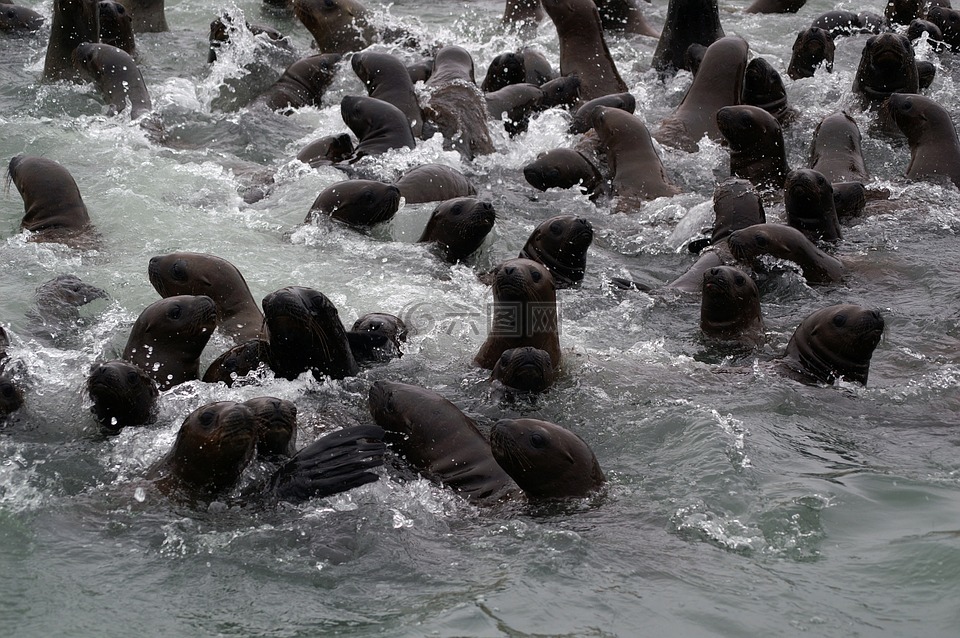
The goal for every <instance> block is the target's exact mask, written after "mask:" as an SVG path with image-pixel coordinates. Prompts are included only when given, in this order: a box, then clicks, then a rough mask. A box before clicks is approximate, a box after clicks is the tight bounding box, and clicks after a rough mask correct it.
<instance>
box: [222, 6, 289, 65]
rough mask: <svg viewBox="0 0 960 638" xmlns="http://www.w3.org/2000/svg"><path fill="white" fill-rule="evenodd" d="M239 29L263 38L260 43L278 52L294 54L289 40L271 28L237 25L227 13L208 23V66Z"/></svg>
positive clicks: (244, 23)
mask: <svg viewBox="0 0 960 638" xmlns="http://www.w3.org/2000/svg"><path fill="white" fill-rule="evenodd" d="M240 29H245V30H247V31H249V32H250V33H251V34H253V35H254V36H259V35H263V36H265V38H264V39H263V40H262V41H263V42H266V43H269V44H270V45H272V46H273V47H275V48H276V50H277V51H278V52H282V53H283V54H290V55H295V54H296V52H295V51H294V48H293V45H292V44H291V43H290V39H289V38H288V37H286V36H285V35H283V34H282V33H280V32H279V31H277V30H276V29H274V28H273V27H268V26H264V25H262V24H251V23H249V22H247V21H243V22H242V23H239V21H237V20H235V19H234V18H233V16H232V15H230V14H229V13H223V14H221V15H219V16H217V17H216V18H215V19H214V20H212V21H211V22H210V35H209V37H208V38H207V40H208V42H209V44H210V48H209V50H208V51H207V63H208V64H213V63H214V62H216V61H217V54H218V52H219V51H220V50H221V49H222V48H223V47H224V45H225V44H227V43H228V42H230V40H231V38H232V37H233V34H234V33H236V32H238V31H239V30H240Z"/></svg>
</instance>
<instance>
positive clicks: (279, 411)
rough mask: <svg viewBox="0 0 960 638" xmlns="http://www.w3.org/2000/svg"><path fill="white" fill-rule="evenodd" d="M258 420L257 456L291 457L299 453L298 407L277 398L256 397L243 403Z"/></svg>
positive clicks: (271, 457) (272, 457) (266, 457)
mask: <svg viewBox="0 0 960 638" xmlns="http://www.w3.org/2000/svg"><path fill="white" fill-rule="evenodd" d="M243 405H245V406H247V407H248V408H250V410H251V411H252V412H253V416H254V417H255V418H256V419H257V456H259V457H261V458H265V459H277V458H281V457H290V456H293V455H294V454H296V452H297V406H296V404H294V403H293V402H292V401H287V400H285V399H278V398H276V397H255V398H253V399H248V400H247V401H244V402H243Z"/></svg>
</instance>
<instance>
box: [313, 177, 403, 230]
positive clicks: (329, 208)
mask: <svg viewBox="0 0 960 638" xmlns="http://www.w3.org/2000/svg"><path fill="white" fill-rule="evenodd" d="M399 208H400V189H399V188H397V187H396V186H395V185H393V184H384V183H382V182H375V181H373V180H369V179H348V180H346V181H343V182H337V183H336V184H334V185H332V186H328V187H327V188H325V189H323V191H321V192H320V194H319V195H317V199H315V200H314V202H313V205H312V206H311V207H310V210H309V211H308V212H307V217H306V219H304V220H303V223H304V224H309V223H311V222H313V221H314V220H315V219H316V217H317V215H320V214H323V215H329V216H330V217H332V218H333V219H336V220H338V221H341V222H343V223H345V224H348V225H350V226H354V227H357V228H363V227H367V226H373V225H375V224H381V223H383V222H386V221H390V220H391V219H392V218H393V216H394V215H395V214H396V213H397V210H399Z"/></svg>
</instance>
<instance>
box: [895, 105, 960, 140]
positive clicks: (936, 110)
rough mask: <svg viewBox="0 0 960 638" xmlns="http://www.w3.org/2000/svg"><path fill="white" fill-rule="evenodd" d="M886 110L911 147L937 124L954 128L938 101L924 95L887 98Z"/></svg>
mask: <svg viewBox="0 0 960 638" xmlns="http://www.w3.org/2000/svg"><path fill="white" fill-rule="evenodd" d="M886 108H887V111H888V112H889V113H890V114H891V115H892V116H893V121H894V122H895V123H896V125H897V127H898V128H899V129H900V130H901V131H903V134H904V135H906V136H907V141H908V142H909V143H910V144H911V145H913V144H917V143H919V142H920V140H921V138H922V137H923V136H924V134H925V133H926V132H927V131H930V130H931V129H932V128H934V125H935V124H939V123H941V122H945V123H946V124H947V125H948V126H950V127H952V126H953V124H952V122H951V121H950V117H949V114H947V113H946V111H945V110H944V108H943V107H942V106H941V105H940V104H939V103H937V102H936V100H932V99H930V98H928V97H925V96H923V95H912V94H908V93H894V94H893V95H891V96H890V97H889V98H887V101H886Z"/></svg>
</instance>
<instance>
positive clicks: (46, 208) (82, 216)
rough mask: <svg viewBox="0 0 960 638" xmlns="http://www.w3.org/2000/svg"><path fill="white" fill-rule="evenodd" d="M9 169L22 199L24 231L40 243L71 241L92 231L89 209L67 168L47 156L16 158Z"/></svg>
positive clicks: (21, 156) (20, 156)
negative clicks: (31, 234) (33, 234)
mask: <svg viewBox="0 0 960 638" xmlns="http://www.w3.org/2000/svg"><path fill="white" fill-rule="evenodd" d="M7 170H8V173H9V175H10V179H11V180H12V181H13V184H14V185H15V186H16V187H17V190H18V191H19V192H20V196H21V197H22V198H23V208H24V215H23V220H21V222H20V228H21V229H22V230H29V231H31V232H33V233H35V236H34V237H35V238H36V239H37V240H39V241H61V240H63V239H66V240H68V241H69V240H70V239H73V238H76V237H77V236H78V235H81V234H83V233H85V232H86V231H89V230H90V215H89V214H88V213H87V206H86V205H85V204H84V203H83V198H82V197H80V189H79V188H78V187H77V183H76V181H74V179H73V176H72V175H71V174H70V171H68V170H67V169H66V168H64V167H63V166H61V165H60V164H58V163H57V162H55V161H53V160H51V159H47V158H45V157H28V156H26V155H17V156H16V157H14V158H13V159H11V160H10V164H9V167H8V169H7Z"/></svg>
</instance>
